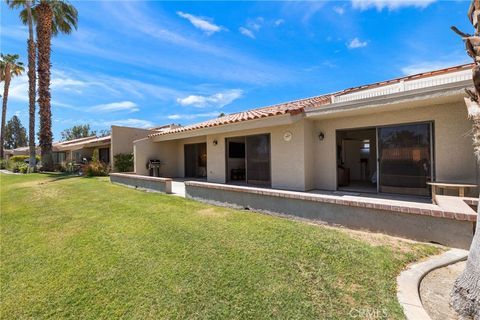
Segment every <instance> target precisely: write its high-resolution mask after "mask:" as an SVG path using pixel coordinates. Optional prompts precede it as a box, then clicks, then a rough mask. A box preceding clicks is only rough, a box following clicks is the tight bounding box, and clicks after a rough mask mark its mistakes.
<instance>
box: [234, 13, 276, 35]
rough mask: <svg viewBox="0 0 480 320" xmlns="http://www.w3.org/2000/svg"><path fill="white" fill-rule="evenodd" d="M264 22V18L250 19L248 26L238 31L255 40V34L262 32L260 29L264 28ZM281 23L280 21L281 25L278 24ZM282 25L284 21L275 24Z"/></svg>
mask: <svg viewBox="0 0 480 320" xmlns="http://www.w3.org/2000/svg"><path fill="white" fill-rule="evenodd" d="M264 21H265V19H263V17H257V18H255V19H248V20H247V23H246V25H245V26H244V27H240V28H238V31H240V33H241V34H243V35H244V36H246V37H249V38H252V39H255V32H258V31H260V29H261V28H262V26H263V23H264ZM279 21H280V23H279V24H277V22H279ZM282 23H283V20H282V19H279V20H277V21H275V23H274V24H275V25H276V26H279V25H280V24H282Z"/></svg>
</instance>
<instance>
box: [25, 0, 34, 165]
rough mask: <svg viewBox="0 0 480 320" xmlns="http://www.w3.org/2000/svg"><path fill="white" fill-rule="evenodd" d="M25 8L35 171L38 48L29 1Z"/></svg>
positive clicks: (29, 126) (31, 143)
mask: <svg viewBox="0 0 480 320" xmlns="http://www.w3.org/2000/svg"><path fill="white" fill-rule="evenodd" d="M25 7H26V8H27V14H28V35H29V36H28V41H27V45H28V100H29V107H28V114H29V119H28V120H29V122H28V146H29V150H30V161H29V164H30V171H34V170H35V164H36V163H35V162H36V159H35V156H36V152H35V95H36V92H35V90H36V82H37V78H36V74H35V55H36V48H35V40H34V37H33V19H32V9H31V1H30V0H27V1H26V4H25Z"/></svg>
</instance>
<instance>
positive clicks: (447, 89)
mask: <svg viewBox="0 0 480 320" xmlns="http://www.w3.org/2000/svg"><path fill="white" fill-rule="evenodd" d="M471 86H472V81H471V80H466V81H461V82H456V83H448V84H444V85H440V86H435V87H428V88H422V89H417V90H410V91H404V92H399V93H393V94H389V95H384V96H378V97H373V98H368V99H361V100H353V101H348V102H340V103H333V104H330V105H327V106H323V107H321V108H318V107H308V108H306V109H305V115H306V117H307V118H310V117H315V116H319V115H323V114H332V113H341V112H346V111H350V110H354V109H360V108H369V107H378V106H385V105H394V104H400V103H405V102H408V101H412V100H425V99H431V98H434V97H442V96H443V97H445V96H453V95H461V94H463V92H464V89H465V88H468V87H471Z"/></svg>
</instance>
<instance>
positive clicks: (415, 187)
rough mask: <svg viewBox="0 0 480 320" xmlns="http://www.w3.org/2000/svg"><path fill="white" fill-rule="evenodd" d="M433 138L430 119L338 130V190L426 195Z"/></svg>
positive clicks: (431, 169)
mask: <svg viewBox="0 0 480 320" xmlns="http://www.w3.org/2000/svg"><path fill="white" fill-rule="evenodd" d="M433 141H434V140H433V122H423V123H413V124H398V125H389V126H382V127H373V128H362V129H349V130H338V131H337V133H336V146H337V188H338V190H342V191H354V192H365V193H392V194H405V195H415V196H429V195H430V188H429V186H428V184H427V182H429V181H432V180H433V177H434V161H433V159H434V155H433V150H434V148H433Z"/></svg>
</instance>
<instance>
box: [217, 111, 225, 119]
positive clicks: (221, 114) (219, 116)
mask: <svg viewBox="0 0 480 320" xmlns="http://www.w3.org/2000/svg"><path fill="white" fill-rule="evenodd" d="M221 117H225V113H223V112H220V114H219V115H218V117H217V118H221Z"/></svg>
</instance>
